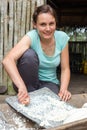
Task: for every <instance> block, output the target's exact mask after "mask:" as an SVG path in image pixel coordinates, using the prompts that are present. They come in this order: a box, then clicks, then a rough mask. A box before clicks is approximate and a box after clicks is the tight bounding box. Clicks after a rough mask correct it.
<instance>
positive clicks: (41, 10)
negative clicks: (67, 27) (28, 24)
mask: <svg viewBox="0 0 87 130" xmlns="http://www.w3.org/2000/svg"><path fill="white" fill-rule="evenodd" d="M41 13H50V14H51V15H52V16H53V17H54V18H55V21H56V23H57V15H56V12H55V10H54V9H53V8H52V7H51V6H50V5H41V6H38V7H36V9H35V11H34V13H33V22H34V23H37V18H38V15H39V14H41Z"/></svg>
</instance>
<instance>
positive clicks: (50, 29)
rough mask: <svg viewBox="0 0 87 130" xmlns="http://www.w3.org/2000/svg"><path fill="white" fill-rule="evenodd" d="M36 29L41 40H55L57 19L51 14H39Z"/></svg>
mask: <svg viewBox="0 0 87 130" xmlns="http://www.w3.org/2000/svg"><path fill="white" fill-rule="evenodd" d="M34 27H35V28H36V29H37V30H38V33H39V35H40V38H41V39H44V40H49V39H51V38H53V35H54V31H55V29H56V21H55V18H54V16H52V15H51V14H50V13H42V14H39V15H38V18H37V22H36V24H34Z"/></svg>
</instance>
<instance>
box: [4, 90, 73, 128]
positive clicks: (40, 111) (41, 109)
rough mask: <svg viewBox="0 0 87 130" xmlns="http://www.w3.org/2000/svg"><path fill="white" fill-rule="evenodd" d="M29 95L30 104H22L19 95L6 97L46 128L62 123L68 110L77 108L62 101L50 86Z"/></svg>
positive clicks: (10, 103) (14, 105)
mask: <svg viewBox="0 0 87 130" xmlns="http://www.w3.org/2000/svg"><path fill="white" fill-rule="evenodd" d="M29 95H30V104H29V105H28V106H24V105H22V104H20V103H19V102H18V100H17V96H11V97H8V98H6V102H7V103H8V104H9V105H11V106H12V107H13V108H14V109H15V110H17V111H18V112H20V113H21V114H23V115H24V116H25V117H27V118H28V119H31V120H32V121H34V122H36V123H37V124H38V125H39V126H41V127H44V128H50V127H55V126H60V125H62V124H63V122H64V120H65V119H66V118H67V116H68V111H70V110H72V109H75V107H73V106H71V105H69V104H67V103H66V102H63V101H61V100H60V98H59V97H58V96H57V95H56V94H54V93H53V92H52V91H51V90H50V89H48V88H42V89H39V90H37V91H34V92H31V93H29Z"/></svg>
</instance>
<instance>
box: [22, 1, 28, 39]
mask: <svg viewBox="0 0 87 130" xmlns="http://www.w3.org/2000/svg"><path fill="white" fill-rule="evenodd" d="M26 8H27V0H23V1H22V16H21V37H22V36H23V35H24V34H25V28H26Z"/></svg>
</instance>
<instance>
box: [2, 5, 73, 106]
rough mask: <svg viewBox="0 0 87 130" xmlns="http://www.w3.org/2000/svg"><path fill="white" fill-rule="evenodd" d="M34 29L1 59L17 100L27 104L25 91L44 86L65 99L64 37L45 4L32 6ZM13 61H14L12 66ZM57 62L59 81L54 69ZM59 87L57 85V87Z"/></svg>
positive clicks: (67, 71)
mask: <svg viewBox="0 0 87 130" xmlns="http://www.w3.org/2000/svg"><path fill="white" fill-rule="evenodd" d="M33 26H34V29H33V30H31V31H29V32H28V33H27V34H26V35H25V36H24V37H23V38H22V39H21V40H20V41H19V43H18V44H16V46H14V48H12V49H11V51H10V52H9V53H8V55H7V56H6V57H5V58H4V60H3V62H2V63H3V65H4V67H5V69H6V71H7V73H8V74H9V75H10V77H11V79H12V81H13V83H14V88H15V90H17V91H18V100H19V102H20V103H24V104H27V103H29V95H28V92H31V91H34V90H37V89H40V88H43V87H48V88H50V89H51V90H52V91H53V92H55V93H56V94H58V95H59V96H60V98H61V99H62V100H64V101H67V100H69V99H70V97H71V93H70V92H69V91H68V85H69V80H70V68H69V54H68V40H69V37H68V36H67V34H66V33H64V32H62V31H57V30H56V14H55V11H54V10H53V9H52V8H51V7H50V6H49V5H42V6H39V7H37V8H36V10H35V12H34V14H33ZM16 61H18V63H17V66H16ZM60 63H61V81H60V83H59V80H58V79H57V75H56V68H57V67H58V65H59V64H60ZM59 86H60V87H59Z"/></svg>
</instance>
